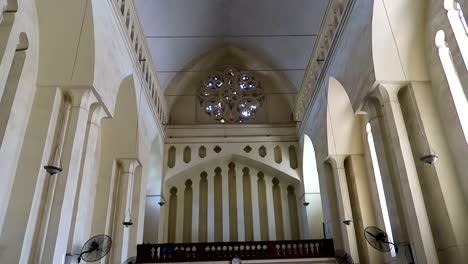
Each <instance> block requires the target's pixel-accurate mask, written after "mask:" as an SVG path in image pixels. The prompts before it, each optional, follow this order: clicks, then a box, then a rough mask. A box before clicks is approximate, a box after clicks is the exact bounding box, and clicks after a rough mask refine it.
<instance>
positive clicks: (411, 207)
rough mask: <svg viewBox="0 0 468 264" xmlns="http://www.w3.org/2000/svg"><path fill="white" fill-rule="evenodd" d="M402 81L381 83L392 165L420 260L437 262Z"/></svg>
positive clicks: (381, 98)
mask: <svg viewBox="0 0 468 264" xmlns="http://www.w3.org/2000/svg"><path fill="white" fill-rule="evenodd" d="M400 88H401V85H393V84H386V85H380V87H379V90H378V91H379V92H380V100H381V104H382V110H383V115H384V120H385V122H386V123H387V125H388V133H389V136H390V143H391V145H392V150H393V152H392V155H393V164H392V165H393V166H394V167H395V168H397V169H398V171H397V174H398V175H399V181H400V185H401V187H402V188H401V190H402V194H401V195H402V196H403V198H404V201H405V202H404V203H403V206H404V207H405V215H406V216H405V218H406V225H407V226H408V232H409V238H410V241H411V243H412V245H413V247H414V251H415V252H414V253H415V255H416V259H417V260H418V262H421V263H438V256H437V252H436V249H435V245H434V239H433V236H432V230H431V228H430V225H429V219H428V216H427V211H426V206H425V204H424V199H423V195H422V190H421V185H420V183H419V178H418V174H417V171H416V165H415V163H414V159H413V153H412V150H411V145H410V142H409V138H408V133H407V131H406V127H405V122H404V119H403V114H402V111H401V107H400V103H399V102H398V92H399V90H400Z"/></svg>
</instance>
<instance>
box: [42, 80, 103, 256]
mask: <svg viewBox="0 0 468 264" xmlns="http://www.w3.org/2000/svg"><path fill="white" fill-rule="evenodd" d="M63 90H65V92H66V93H67V94H68V95H69V97H70V110H69V114H68V115H69V116H68V119H66V120H67V122H64V123H66V126H65V124H63V125H64V127H63V128H62V129H63V130H62V132H63V133H64V134H63V135H64V137H63V138H62V139H63V144H59V145H58V146H59V148H61V149H62V151H61V152H60V155H56V156H55V158H56V159H57V158H59V159H60V160H61V162H62V168H63V171H62V172H61V173H59V174H55V175H53V176H52V177H51V181H52V182H51V183H50V184H49V191H50V192H49V193H48V196H47V199H46V201H45V203H46V204H48V205H50V207H49V206H47V208H49V211H46V212H44V213H45V215H44V214H43V218H42V219H43V220H42V222H41V224H42V227H41V230H42V232H41V237H40V238H39V240H42V239H44V240H42V241H43V243H37V246H38V247H37V249H36V251H35V253H36V255H35V260H36V261H37V262H45V263H49V262H50V263H62V262H63V261H64V259H65V254H66V250H67V244H68V243H67V242H68V239H69V235H70V233H69V230H70V226H71V220H72V213H73V204H74V201H75V195H76V189H77V184H78V177H79V171H80V167H81V157H82V153H83V148H84V139H85V136H86V125H87V120H88V111H89V108H90V105H91V104H92V103H93V102H95V100H96V99H95V97H94V95H93V93H92V91H91V89H90V88H76V87H74V88H70V89H68V88H64V89H63ZM59 140H60V139H59Z"/></svg>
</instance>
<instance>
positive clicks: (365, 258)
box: [345, 154, 393, 263]
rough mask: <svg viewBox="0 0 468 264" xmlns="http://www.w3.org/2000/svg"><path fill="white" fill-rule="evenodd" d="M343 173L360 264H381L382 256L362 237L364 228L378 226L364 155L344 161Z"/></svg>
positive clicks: (354, 156)
mask: <svg viewBox="0 0 468 264" xmlns="http://www.w3.org/2000/svg"><path fill="white" fill-rule="evenodd" d="M345 171H346V177H347V182H348V188H349V197H350V202H351V209H352V210H351V211H352V214H353V219H352V220H353V224H354V227H355V230H356V234H355V235H356V242H357V246H358V248H359V257H360V260H361V263H382V262H383V258H382V254H381V253H380V252H378V251H376V250H374V249H373V248H372V246H371V245H369V243H367V241H366V239H365V237H364V229H365V228H366V227H368V226H378V224H377V220H376V216H375V211H374V207H373V204H372V198H373V197H372V194H371V192H370V179H369V174H368V173H367V171H366V163H365V160H364V155H362V154H352V155H349V156H348V157H347V159H346V160H345ZM392 241H393V240H392Z"/></svg>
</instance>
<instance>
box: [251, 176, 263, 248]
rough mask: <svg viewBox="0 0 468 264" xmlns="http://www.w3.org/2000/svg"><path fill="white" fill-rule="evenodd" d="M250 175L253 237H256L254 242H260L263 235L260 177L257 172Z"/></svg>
mask: <svg viewBox="0 0 468 264" xmlns="http://www.w3.org/2000/svg"><path fill="white" fill-rule="evenodd" d="M251 173H252V174H251V175H250V186H251V188H252V189H251V190H252V220H253V231H254V232H253V235H254V241H260V240H262V239H261V235H260V224H261V223H260V210H259V208H258V205H259V203H258V183H257V180H258V177H257V171H255V170H252V171H251Z"/></svg>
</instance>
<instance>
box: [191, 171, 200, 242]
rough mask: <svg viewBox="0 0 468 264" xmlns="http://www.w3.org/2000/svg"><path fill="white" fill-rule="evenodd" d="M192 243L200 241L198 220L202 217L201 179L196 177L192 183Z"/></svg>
mask: <svg viewBox="0 0 468 264" xmlns="http://www.w3.org/2000/svg"><path fill="white" fill-rule="evenodd" d="M192 193H193V200H192V223H193V225H192V242H193V243H197V242H199V241H198V232H199V230H198V220H199V217H200V204H199V203H200V179H199V177H195V178H194V180H193V183H192Z"/></svg>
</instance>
